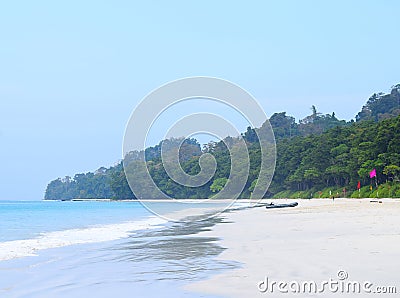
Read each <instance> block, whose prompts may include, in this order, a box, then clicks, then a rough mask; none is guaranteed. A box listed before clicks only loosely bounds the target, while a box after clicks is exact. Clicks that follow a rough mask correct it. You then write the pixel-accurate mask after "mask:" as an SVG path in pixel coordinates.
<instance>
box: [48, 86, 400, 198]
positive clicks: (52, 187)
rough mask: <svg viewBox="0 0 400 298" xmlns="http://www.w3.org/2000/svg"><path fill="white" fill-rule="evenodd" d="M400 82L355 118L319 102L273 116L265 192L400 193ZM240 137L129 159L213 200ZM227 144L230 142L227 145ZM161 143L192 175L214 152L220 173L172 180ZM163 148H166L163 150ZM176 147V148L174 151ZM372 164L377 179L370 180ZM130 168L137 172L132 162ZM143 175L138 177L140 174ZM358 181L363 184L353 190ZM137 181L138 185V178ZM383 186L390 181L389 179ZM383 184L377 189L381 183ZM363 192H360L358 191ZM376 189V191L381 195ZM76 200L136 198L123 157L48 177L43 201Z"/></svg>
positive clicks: (256, 157)
mask: <svg viewBox="0 0 400 298" xmlns="http://www.w3.org/2000/svg"><path fill="white" fill-rule="evenodd" d="M399 103H400V84H398V85H395V86H393V87H392V89H391V92H390V93H389V94H383V93H378V94H374V95H372V96H371V97H370V98H369V100H368V101H367V103H366V105H365V106H364V107H363V108H362V110H361V111H360V112H359V113H358V115H357V117H356V119H357V122H354V121H351V122H346V121H344V120H338V119H337V118H336V116H335V113H332V114H325V115H323V114H321V113H319V112H318V111H317V108H316V107H315V106H312V108H311V114H310V115H309V116H307V117H305V118H304V119H302V120H300V121H299V123H296V121H295V119H294V118H293V117H291V116H287V115H286V113H285V112H281V113H275V114H273V115H272V116H271V118H270V124H271V126H272V127H273V129H274V134H275V138H276V140H277V162H276V169H275V174H274V177H273V180H272V183H271V186H270V189H269V192H268V193H267V195H268V196H276V197H289V196H292V197H293V196H304V197H308V196H316V194H318V196H326V195H327V190H329V195H330V194H331V193H332V190H334V192H335V193H339V190H340V192H342V190H343V192H344V193H345V194H346V192H347V193H349V192H351V193H352V195H354V196H357V195H358V196H360V195H361V193H362V195H363V196H374V195H375V193H373V191H371V186H373V187H374V188H375V189H376V196H378V195H379V196H383V195H385V196H397V197H399V196H400V186H399V185H400V184H399V182H400V181H399V179H400V116H399V117H396V116H397V115H399V114H400V108H399V107H400V105H399ZM256 130H257V129H255V128H250V127H249V128H248V129H247V131H246V132H244V133H243V134H242V135H241V137H242V138H243V139H244V140H245V142H246V144H247V147H248V152H249V157H250V173H249V177H248V180H247V181H246V185H245V189H244V190H243V192H242V194H241V197H249V196H250V194H251V192H252V191H253V190H254V187H255V185H256V182H257V178H258V175H259V171H260V163H261V153H260V152H261V150H260V144H259V142H258V137H257V133H256ZM237 142H238V138H233V137H227V138H226V139H225V140H224V141H220V142H210V143H208V144H206V145H204V146H203V148H201V147H200V144H199V143H198V142H197V141H196V140H195V139H184V140H183V139H169V140H164V141H162V142H160V144H158V145H157V146H154V147H149V148H147V149H146V150H145V151H144V152H138V151H133V152H131V153H129V154H128V155H127V156H126V157H125V160H124V162H125V163H127V164H129V163H132V165H133V164H134V163H135V162H137V161H139V160H141V158H140V157H143V154H144V157H145V160H146V166H147V168H148V171H149V173H150V174H151V176H152V178H153V180H154V182H155V183H156V185H157V186H158V187H159V188H160V189H161V190H162V191H163V192H164V193H165V194H167V195H169V196H173V197H175V198H208V197H211V196H213V195H215V193H218V192H219V191H220V190H221V189H222V188H223V186H224V185H225V184H226V183H227V181H228V179H229V174H230V170H231V159H230V155H229V150H228V147H229V148H231V147H234V146H235V144H236V143H237ZM227 146H228V147H227ZM162 148H164V149H165V148H167V149H168V148H169V149H174V148H179V162H180V163H181V165H182V168H183V170H184V171H185V172H186V173H187V174H189V175H196V174H198V173H199V172H200V167H199V158H200V156H201V155H202V154H203V153H210V154H212V155H213V156H214V157H215V159H216V161H217V170H216V173H215V175H214V177H213V179H212V180H211V181H209V182H208V183H206V184H204V185H203V186H201V187H198V188H192V187H185V186H182V185H179V184H177V183H175V182H174V181H173V180H172V179H171V178H170V177H169V176H168V174H167V173H166V171H165V169H164V166H163V163H162V158H161V149H162ZM164 149H163V150H164ZM177 150H178V149H177ZM373 169H376V171H377V177H376V178H374V179H370V178H369V173H370V171H372V170H373ZM131 170H133V171H134V170H135V168H134V167H131ZM138 177H140V175H139V176H138ZM358 181H360V184H361V186H362V189H361V190H360V191H356V188H357V184H358ZM137 183H141V181H140V179H139V180H138V181H137ZM385 183H386V184H385ZM383 184H385V185H387V186H385V187H386V188H385V187H383V186H381V189H380V190H379V189H377V187H378V186H379V185H383ZM361 191H362V192H361ZM378 191H379V193H378ZM72 198H114V199H128V198H135V197H134V195H133V193H132V191H131V189H130V188H129V185H128V183H127V180H126V176H125V172H124V169H123V166H122V162H120V163H119V164H117V165H116V166H113V167H110V168H108V169H106V168H104V167H102V168H100V169H99V170H97V171H96V172H94V173H90V172H89V173H86V174H76V175H75V176H74V177H73V178H71V177H65V178H63V179H60V178H58V179H56V180H54V181H51V182H50V183H49V185H48V187H47V189H46V193H45V199H66V200H68V199H72Z"/></svg>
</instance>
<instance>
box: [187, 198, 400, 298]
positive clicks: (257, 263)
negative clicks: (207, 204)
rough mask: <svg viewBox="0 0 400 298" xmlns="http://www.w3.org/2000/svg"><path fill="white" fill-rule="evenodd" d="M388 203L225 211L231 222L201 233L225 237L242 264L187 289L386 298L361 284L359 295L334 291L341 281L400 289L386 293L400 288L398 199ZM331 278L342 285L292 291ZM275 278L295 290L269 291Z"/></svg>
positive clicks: (230, 255) (323, 202)
mask: <svg viewBox="0 0 400 298" xmlns="http://www.w3.org/2000/svg"><path fill="white" fill-rule="evenodd" d="M274 201H277V200H274ZM283 201H284V200H283ZM382 201H383V203H381V204H380V203H370V199H362V200H355V199H336V200H335V201H332V200H328V199H313V200H299V206H298V207H295V208H285V209H269V210H267V209H265V208H264V207H259V208H252V209H246V210H241V211H234V212H231V213H226V214H225V215H224V216H225V217H226V221H228V222H229V223H225V224H218V225H216V226H215V227H214V228H213V230H212V231H210V232H203V233H202V234H201V236H205V235H207V236H214V237H220V238H222V240H221V245H222V246H224V247H226V248H227V249H226V250H225V251H224V252H223V253H222V254H221V255H220V256H219V258H221V259H224V260H234V261H238V262H240V263H242V268H240V269H235V270H232V271H227V272H224V273H223V274H221V275H217V276H214V277H212V278H211V279H209V280H205V281H201V282H198V283H195V284H192V285H190V286H189V287H188V289H190V290H192V291H196V292H202V293H208V294H217V295H221V296H224V297H262V296H265V297H268V296H269V297H285V296H288V295H289V296H296V297H339V296H343V295H344V296H346V297H349V296H357V297H365V296H366V295H368V297H375V296H376V297H378V296H379V297H382V294H373V293H372V294H366V293H365V292H363V288H362V289H361V293H360V294H354V293H352V290H350V293H341V291H340V288H339V289H338V292H335V291H336V288H337V287H338V286H340V284H342V285H344V286H345V287H347V285H348V283H349V282H350V281H351V282H358V283H360V284H361V286H362V287H364V286H365V287H366V289H367V290H370V291H371V292H374V291H384V290H390V291H392V290H393V288H390V289H385V288H377V287H379V286H381V287H396V288H397V289H396V290H397V294H386V295H384V296H387V297H396V296H397V295H398V293H399V292H400V278H399V276H400V200H393V199H383V200H382ZM339 271H345V272H341V273H340V274H341V276H340V278H342V279H340V278H339V277H338V272H339ZM346 274H347V276H346ZM266 278H268V285H269V288H268V289H267V290H266V288H265V287H266V282H265V280H266ZM330 278H332V280H333V281H337V282H338V286H335V285H333V286H332V290H329V289H327V285H325V290H324V292H322V293H312V294H309V293H308V292H305V293H300V294H299V293H296V294H291V293H293V291H295V290H296V282H297V283H298V284H299V285H302V282H304V281H314V282H315V283H316V284H317V285H318V289H321V286H320V284H321V283H322V282H324V281H328V280H329V279H330ZM261 281H264V283H260V282H261ZM273 281H276V282H278V281H283V282H285V283H287V286H286V288H285V286H283V284H282V290H287V291H288V292H289V293H282V292H281V291H280V290H279V289H277V286H276V285H275V288H274V289H273V293H271V282H273ZM365 282H370V283H371V284H372V285H369V284H365ZM289 286H290V287H291V288H288V287H289ZM259 287H260V289H261V290H265V292H261V291H260V290H259ZM293 289H294V290H293ZM345 291H346V290H345Z"/></svg>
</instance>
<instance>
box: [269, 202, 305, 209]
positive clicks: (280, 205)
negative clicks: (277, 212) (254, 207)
mask: <svg viewBox="0 0 400 298" xmlns="http://www.w3.org/2000/svg"><path fill="white" fill-rule="evenodd" d="M297 205H299V203H297V202H293V203H287V204H274V203H269V204H268V205H266V206H265V208H267V209H272V208H287V207H296V206H297Z"/></svg>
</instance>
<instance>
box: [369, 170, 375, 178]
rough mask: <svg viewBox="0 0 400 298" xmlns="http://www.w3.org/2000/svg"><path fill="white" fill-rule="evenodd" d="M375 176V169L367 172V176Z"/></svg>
mask: <svg viewBox="0 0 400 298" xmlns="http://www.w3.org/2000/svg"><path fill="white" fill-rule="evenodd" d="M374 177H376V169H373V170H372V171H371V172H369V178H374Z"/></svg>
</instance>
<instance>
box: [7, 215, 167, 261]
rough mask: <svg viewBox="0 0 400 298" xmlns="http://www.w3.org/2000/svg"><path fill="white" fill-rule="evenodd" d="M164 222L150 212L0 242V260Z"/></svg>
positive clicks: (120, 235)
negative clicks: (133, 218) (115, 221)
mask: <svg viewBox="0 0 400 298" xmlns="http://www.w3.org/2000/svg"><path fill="white" fill-rule="evenodd" d="M166 222H167V221H166V220H164V219H161V218H159V217H156V216H152V217H150V218H147V219H144V220H138V221H130V222H124V223H119V224H108V225H101V226H100V225H99V226H92V227H88V228H79V229H69V230H63V231H55V232H47V233H43V234H41V235H40V236H38V237H36V238H32V239H24V240H12V241H6V242H0V261H4V260H10V259H14V258H21V257H27V256H36V255H37V251H39V250H43V249H49V248H57V247H63V246H68V245H74V244H85V243H96V242H104V241H111V240H117V239H121V238H126V237H128V236H130V235H132V232H134V231H138V230H144V229H155V228H158V227H160V225H162V224H165V223H166Z"/></svg>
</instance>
